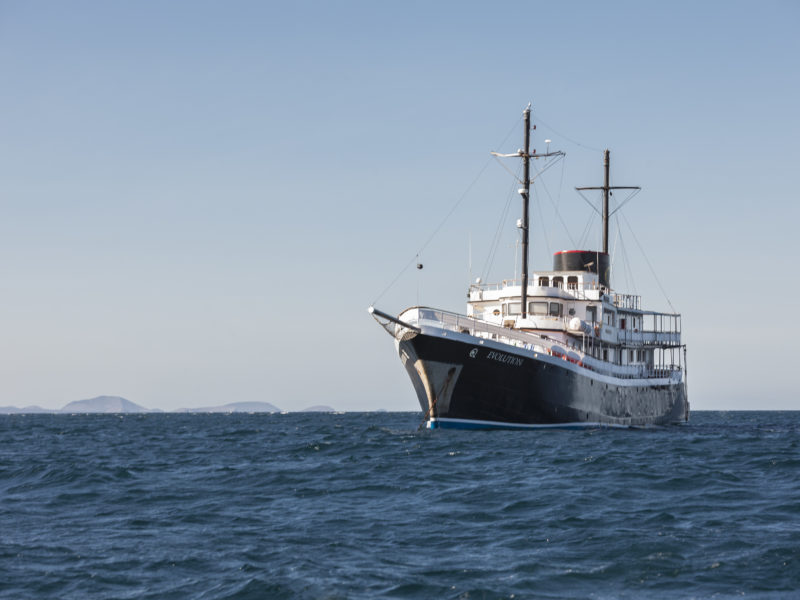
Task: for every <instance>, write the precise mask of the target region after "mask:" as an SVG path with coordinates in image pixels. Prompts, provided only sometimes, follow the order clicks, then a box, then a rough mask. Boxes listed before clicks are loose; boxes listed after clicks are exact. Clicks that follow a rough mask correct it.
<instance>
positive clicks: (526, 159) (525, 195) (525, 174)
mask: <svg viewBox="0 0 800 600" xmlns="http://www.w3.org/2000/svg"><path fill="white" fill-rule="evenodd" d="M522 114H523V115H524V117H525V149H524V150H523V154H522V178H523V181H522V185H523V186H524V187H523V189H521V190H520V193H521V194H522V318H523V319H527V318H528V203H529V198H530V195H531V173H530V167H531V153H530V149H531V105H530V104H529V105H528V107H527V108H526V109H525V112H524V113H522Z"/></svg>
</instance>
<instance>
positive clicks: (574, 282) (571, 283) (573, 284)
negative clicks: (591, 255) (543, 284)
mask: <svg viewBox="0 0 800 600" xmlns="http://www.w3.org/2000/svg"><path fill="white" fill-rule="evenodd" d="M567 289H568V290H577V289H578V278H577V277H576V276H575V275H570V276H569V277H567Z"/></svg>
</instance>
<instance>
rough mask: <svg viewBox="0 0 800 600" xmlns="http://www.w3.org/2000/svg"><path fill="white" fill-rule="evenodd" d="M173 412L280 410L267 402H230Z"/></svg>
mask: <svg viewBox="0 0 800 600" xmlns="http://www.w3.org/2000/svg"><path fill="white" fill-rule="evenodd" d="M175 412H189V413H234V412H245V413H274V412H281V409H280V408H278V407H277V406H275V405H274V404H270V403H269V402H231V403H230V404H223V405H222V406H204V407H202V408H180V409H178V410H177V411H175Z"/></svg>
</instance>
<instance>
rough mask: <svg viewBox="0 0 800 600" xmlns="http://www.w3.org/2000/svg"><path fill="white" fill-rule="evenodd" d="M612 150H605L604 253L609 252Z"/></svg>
mask: <svg viewBox="0 0 800 600" xmlns="http://www.w3.org/2000/svg"><path fill="white" fill-rule="evenodd" d="M610 154H611V152H610V151H609V149H608V148H606V150H605V152H603V169H604V170H605V177H604V178H603V253H604V254H608V169H609V164H610V162H611V159H610Z"/></svg>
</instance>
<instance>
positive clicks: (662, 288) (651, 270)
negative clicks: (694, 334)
mask: <svg viewBox="0 0 800 600" xmlns="http://www.w3.org/2000/svg"><path fill="white" fill-rule="evenodd" d="M620 214H621V215H622V220H623V221H625V224H626V225H627V226H628V229H630V230H631V235H633V241H635V242H636V245H637V246H639V251H640V252H641V253H642V256H643V257H644V260H645V262H646V263H647V266H648V267H650V272H651V273H652V274H653V278H654V279H655V280H656V283H657V284H658V287H659V288H660V289H661V293H662V294H664V299H665V300H666V301H667V304H669V307H670V308H671V309H672V312H673V313H676V314H677V312H678V311H677V310H675V307H674V306H672V302H670V301H669V297H668V296H667V292H666V291H665V290H664V286H663V285H661V281H660V280H659V279H658V275H656V270H655V269H654V268H653V265H651V264H650V259H649V258H647V254H645V252H644V248H642V245H641V244H640V243H639V238H637V237H636V233H635V232H634V231H633V227H631V224H630V223H629V222H628V219H627V218H625V215H624V214H622V213H620Z"/></svg>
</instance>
